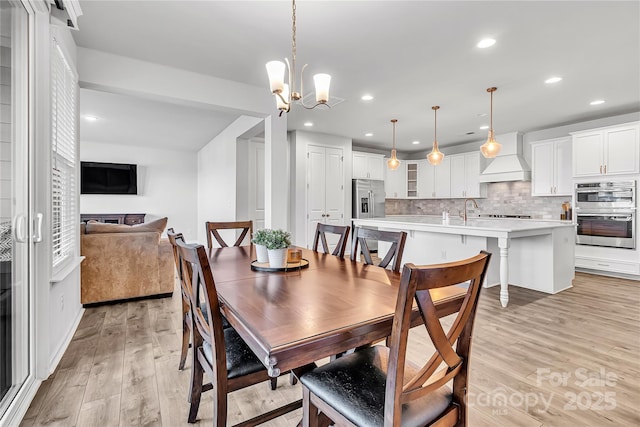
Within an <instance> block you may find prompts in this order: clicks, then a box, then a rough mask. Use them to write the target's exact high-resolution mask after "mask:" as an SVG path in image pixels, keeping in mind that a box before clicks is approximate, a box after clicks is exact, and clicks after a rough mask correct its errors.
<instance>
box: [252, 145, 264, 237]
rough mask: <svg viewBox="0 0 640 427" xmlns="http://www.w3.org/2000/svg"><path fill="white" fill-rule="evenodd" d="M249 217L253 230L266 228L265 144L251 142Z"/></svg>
mask: <svg viewBox="0 0 640 427" xmlns="http://www.w3.org/2000/svg"><path fill="white" fill-rule="evenodd" d="M249 217H250V219H251V220H253V229H254V231H255V230H260V229H263V228H264V143H261V142H256V141H249Z"/></svg>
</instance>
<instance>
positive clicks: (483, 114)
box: [478, 113, 487, 117]
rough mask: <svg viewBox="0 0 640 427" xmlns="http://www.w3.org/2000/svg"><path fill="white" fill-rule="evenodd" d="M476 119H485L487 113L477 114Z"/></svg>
mask: <svg viewBox="0 0 640 427" xmlns="http://www.w3.org/2000/svg"><path fill="white" fill-rule="evenodd" d="M478 117H487V113H479V114H478Z"/></svg>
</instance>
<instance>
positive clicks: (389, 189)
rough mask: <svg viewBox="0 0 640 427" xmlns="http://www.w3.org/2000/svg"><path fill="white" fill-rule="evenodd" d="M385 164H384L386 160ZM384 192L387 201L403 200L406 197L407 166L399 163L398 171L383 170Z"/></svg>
mask: <svg viewBox="0 0 640 427" xmlns="http://www.w3.org/2000/svg"><path fill="white" fill-rule="evenodd" d="M384 160H385V163H386V159H384ZM384 170H385V177H384V192H385V195H386V198H387V199H404V198H406V197H407V165H406V163H405V162H401V163H400V166H398V169H396V170H391V169H389V168H384Z"/></svg>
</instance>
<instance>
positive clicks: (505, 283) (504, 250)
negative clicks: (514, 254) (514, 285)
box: [498, 238, 509, 307]
mask: <svg viewBox="0 0 640 427" xmlns="http://www.w3.org/2000/svg"><path fill="white" fill-rule="evenodd" d="M498 247H499V248H500V304H502V306H503V307H506V306H507V304H508V303H509V239H507V238H499V239H498Z"/></svg>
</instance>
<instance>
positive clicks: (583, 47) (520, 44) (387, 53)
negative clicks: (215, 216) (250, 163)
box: [74, 0, 640, 152]
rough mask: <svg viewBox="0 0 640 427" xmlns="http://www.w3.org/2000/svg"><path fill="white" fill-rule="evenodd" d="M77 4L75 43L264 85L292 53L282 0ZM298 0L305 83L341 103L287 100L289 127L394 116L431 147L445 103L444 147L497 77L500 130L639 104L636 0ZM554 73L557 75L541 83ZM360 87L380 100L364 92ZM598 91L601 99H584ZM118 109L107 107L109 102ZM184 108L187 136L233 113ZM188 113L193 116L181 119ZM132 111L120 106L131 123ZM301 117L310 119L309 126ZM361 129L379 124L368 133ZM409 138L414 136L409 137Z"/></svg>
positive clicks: (475, 131)
mask: <svg viewBox="0 0 640 427" xmlns="http://www.w3.org/2000/svg"><path fill="white" fill-rule="evenodd" d="M80 3H81V7H82V10H83V12H84V14H83V15H82V16H81V17H80V18H79V21H78V26H79V27H80V31H78V32H75V31H74V38H75V41H76V43H77V44H78V45H79V46H82V47H87V48H92V49H97V50H102V51H106V52H110V53H114V54H118V55H123V56H128V57H133V58H138V59H141V60H145V61H150V62H155V63H159V64H164V65H169V66H173V67H178V68H183V69H187V70H190V71H195V72H199V73H203V74H209V75H214V76H217V77H221V78H224V79H229V80H234V81H239V82H243V83H247V84H251V85H256V86H261V87H264V88H265V91H267V90H268V80H267V76H266V70H265V67H264V64H265V63H266V62H267V61H269V60H273V59H280V60H282V58H284V57H285V56H287V57H289V58H290V57H291V3H290V2H289V1H194V2H190V1H153V0H147V1H131V0H130V1H112V0H109V1H98V0H92V1H82V0H81V2H80ZM297 3H298V4H297V15H298V21H297V28H298V30H297V44H298V62H299V63H301V64H304V63H309V66H308V67H307V71H306V73H307V75H306V79H305V83H306V87H307V88H311V87H312V82H311V75H312V74H314V73H317V72H326V73H329V74H331V75H332V86H331V95H332V96H335V97H339V98H343V99H344V102H342V103H340V104H339V105H336V106H335V107H334V108H332V109H328V110H325V109H322V110H321V109H320V108H317V109H315V110H305V109H303V108H301V107H300V106H294V107H293V109H292V111H291V113H289V115H288V128H289V130H300V129H303V130H307V131H312V132H322V133H329V134H336V135H341V136H346V137H349V138H352V139H353V140H354V143H355V144H357V145H362V146H369V147H372V148H389V147H390V145H391V124H390V122H389V120H390V119H392V118H396V119H398V124H397V146H398V149H399V150H401V151H407V152H409V151H420V150H426V149H428V148H430V147H431V142H432V141H433V136H434V123H433V122H434V120H433V119H434V118H433V111H432V110H431V106H433V105H439V106H440V107H441V109H440V110H439V111H438V141H439V143H440V146H441V147H446V146H447V145H454V144H459V143H464V142H470V141H479V140H482V139H485V138H486V133H487V131H486V130H480V129H479V128H480V126H481V125H488V124H489V117H488V115H487V114H488V113H489V94H488V93H487V92H486V89H487V88H488V87H490V86H497V87H498V91H497V92H496V93H495V94H494V120H493V125H494V128H495V131H496V133H497V134H500V133H505V132H511V131H516V130H517V131H522V132H529V131H533V130H538V129H544V128H549V127H554V126H558V125H562V124H568V123H574V122H579V121H585V120H591V119H596V118H601V117H607V116H613V115H617V114H623V113H628V112H635V111H639V110H640V2H637V1H622V2H617V1H600V2H596V1H581V2H578V1H567V2H558V1H553V2H550V1H531V2H529V1H513V2H506V1H492V2H482V1H471V2H463V1H440V2H438V1H408V2H403V1H309V0H298V2H297ZM485 37H491V38H494V39H496V41H497V42H496V44H495V45H494V46H492V47H490V48H487V49H479V48H477V47H476V44H477V42H478V41H479V40H481V39H483V38H485ZM552 76H560V77H562V78H563V80H562V81H560V82H559V83H556V84H545V82H544V81H545V80H546V79H547V78H549V77H552ZM364 94H371V95H372V96H373V97H374V99H373V100H372V101H362V100H361V99H360V98H361V96H362V95H364ZM113 96H115V95H113ZM100 97H101V96H100V95H98V94H95V93H94V94H92V95H91V96H90V97H89V98H90V99H92V102H93V107H94V108H96V111H98V110H97V109H98V108H100V107H99V106H98V104H99V103H100ZM85 98H87V96H85V95H84V93H83V96H82V101H83V102H82V104H81V112H82V114H88V113H89V111H88V110H87V108H88V107H89V105H91V102H85ZM107 98H109V97H107ZM596 99H602V100H605V103H604V104H601V105H596V106H592V105H590V102H591V101H594V100H596ZM112 100H113V101H114V102H117V101H119V102H122V103H123V105H126V104H128V103H132V104H133V106H132V107H131V108H136V107H135V105H136V103H137V102H155V101H136V100H133V99H128V100H127V99H126V97H121V98H120V99H119V100H117V99H115V98H114V99H112ZM274 102H275V101H274ZM157 104H158V106H157V107H156V109H155V112H156V113H157V123H160V122H161V121H164V119H163V118H162V117H164V116H162V113H160V110H161V109H162V108H167V109H172V108H176V106H172V105H170V104H163V103H157ZM118 108H120V107H116V106H114V104H112V106H111V107H110V109H111V111H112V112H114V111H113V110H114V109H116V110H117V109H118ZM180 108H181V109H182V111H181V113H182V116H183V119H184V122H183V123H176V124H175V125H176V127H178V126H182V129H183V130H189V129H190V131H191V132H193V133H194V134H195V133H198V132H196V131H195V130H194V129H193V127H194V126H197V125H194V122H196V121H198V117H200V118H202V117H204V116H206V117H209V118H210V120H211V121H212V122H215V123H216V125H212V126H209V125H210V123H206V122H207V120H201V121H200V122H201V125H202V126H203V130H204V131H206V132H216V131H219V129H218V126H217V125H223V124H224V123H226V122H229V120H232V115H227V114H222V115H221V116H218V115H219V114H220V113H219V112H213V111H205V112H200V113H198V112H197V109H194V108H188V109H187V108H185V107H180ZM95 114H98V113H95ZM167 114H170V113H167ZM189 114H193V115H194V116H195V117H196V118H194V119H193V121H189V120H188V119H187V117H186V116H188V115H189ZM128 117H130V115H125V114H121V115H120V118H121V119H122V120H129V122H131V119H130V118H128ZM216 117H217V118H216ZM147 119H148V120H149V123H148V124H147V125H145V126H151V127H152V124H153V123H154V122H153V120H154V117H152V116H151V115H148V117H147ZM307 121H310V122H313V124H314V125H313V127H305V126H304V125H303V124H304V122H307ZM164 125H166V123H165V124H164ZM207 126H209V128H208V127H207ZM111 132H116V130H111ZM369 132H370V133H373V136H371V137H366V136H365V133H369ZM141 133H142V132H141ZM173 135H175V136H172V137H171V138H169V139H171V140H172V141H174V142H175V143H177V144H178V146H180V144H191V143H192V142H186V139H187V138H186V137H183V138H179V135H180V130H179V129H176V132H175V133H174V134H173ZM115 136H117V135H115ZM213 136H215V133H214V134H212V135H210V136H209V137H208V139H207V140H210V139H211V138H212V137H213ZM83 139H85V138H84V136H83ZM414 140H417V141H420V144H418V145H414V144H412V141H414ZM167 142H169V141H167ZM193 143H194V144H197V143H196V142H193ZM445 151H446V150H445Z"/></svg>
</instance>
